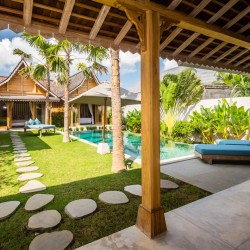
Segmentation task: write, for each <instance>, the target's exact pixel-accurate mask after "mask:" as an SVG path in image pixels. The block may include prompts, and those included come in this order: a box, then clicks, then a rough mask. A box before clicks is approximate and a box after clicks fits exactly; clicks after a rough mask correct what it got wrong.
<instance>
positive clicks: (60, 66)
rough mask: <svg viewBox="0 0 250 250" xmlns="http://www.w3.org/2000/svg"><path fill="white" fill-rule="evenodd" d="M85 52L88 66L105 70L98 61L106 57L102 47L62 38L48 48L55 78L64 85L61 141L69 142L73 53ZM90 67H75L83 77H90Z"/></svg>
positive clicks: (82, 65) (98, 70) (83, 65)
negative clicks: (62, 133)
mask: <svg viewBox="0 0 250 250" xmlns="http://www.w3.org/2000/svg"><path fill="white" fill-rule="evenodd" d="M76 52H77V53H80V54H82V53H85V54H86V55H87V57H86V60H87V61H88V62H91V63H92V65H91V66H90V67H91V68H92V69H93V70H95V71H97V72H103V71H105V72H107V68H106V67H104V66H102V65H101V64H100V62H101V61H102V60H103V59H105V58H107V57H108V54H107V50H106V49H105V48H103V47H94V46H93V45H91V44H87V45H83V44H81V43H79V42H70V41H69V40H67V39H66V40H62V41H60V42H58V43H57V44H56V45H54V47H53V48H51V49H50V53H51V56H50V58H51V61H52V70H53V71H54V72H56V80H57V82H58V83H60V84H62V85H64V136H63V142H69V141H70V140H69V103H68V101H69V87H70V81H69V76H70V67H71V65H72V63H73V57H72V56H73V54H74V53H76ZM90 67H87V65H86V64H84V63H79V64H78V66H77V68H78V70H81V71H82V72H83V74H84V76H85V79H90V78H92V75H91V73H90V70H89V69H90Z"/></svg>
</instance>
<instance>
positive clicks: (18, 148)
mask: <svg viewBox="0 0 250 250" xmlns="http://www.w3.org/2000/svg"><path fill="white" fill-rule="evenodd" d="M13 149H14V150H27V148H26V147H25V146H20V147H14V148H13Z"/></svg>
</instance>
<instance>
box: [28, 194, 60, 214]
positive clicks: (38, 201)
mask: <svg viewBox="0 0 250 250" xmlns="http://www.w3.org/2000/svg"><path fill="white" fill-rule="evenodd" d="M54 197H55V196H54V195H53V194H35V195H33V196H31V197H30V198H29V199H28V200H27V202H26V204H25V207H24V209H25V210H26V211H35V210H38V209H40V208H42V207H44V206H45V205H47V204H49V203H50V202H51V201H52V200H53V199H54Z"/></svg>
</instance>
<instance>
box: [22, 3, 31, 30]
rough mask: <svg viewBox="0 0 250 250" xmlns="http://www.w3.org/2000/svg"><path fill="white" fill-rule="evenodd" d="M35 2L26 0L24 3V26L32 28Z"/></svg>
mask: <svg viewBox="0 0 250 250" xmlns="http://www.w3.org/2000/svg"><path fill="white" fill-rule="evenodd" d="M32 10H33V0H24V3H23V25H24V26H30V25H31V19H32Z"/></svg>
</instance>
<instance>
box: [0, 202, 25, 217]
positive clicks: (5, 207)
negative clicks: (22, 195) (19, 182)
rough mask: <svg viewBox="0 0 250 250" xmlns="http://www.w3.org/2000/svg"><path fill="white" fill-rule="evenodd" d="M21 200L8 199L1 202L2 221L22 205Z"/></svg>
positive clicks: (0, 215)
mask: <svg viewBox="0 0 250 250" xmlns="http://www.w3.org/2000/svg"><path fill="white" fill-rule="evenodd" d="M20 204H21V203H20V202H19V201H7V202H3V203H0V221H1V220H4V219H6V218H8V217H10V216H11V215H12V214H14V213H15V211H16V210H17V209H18V207H19V206H20Z"/></svg>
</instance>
